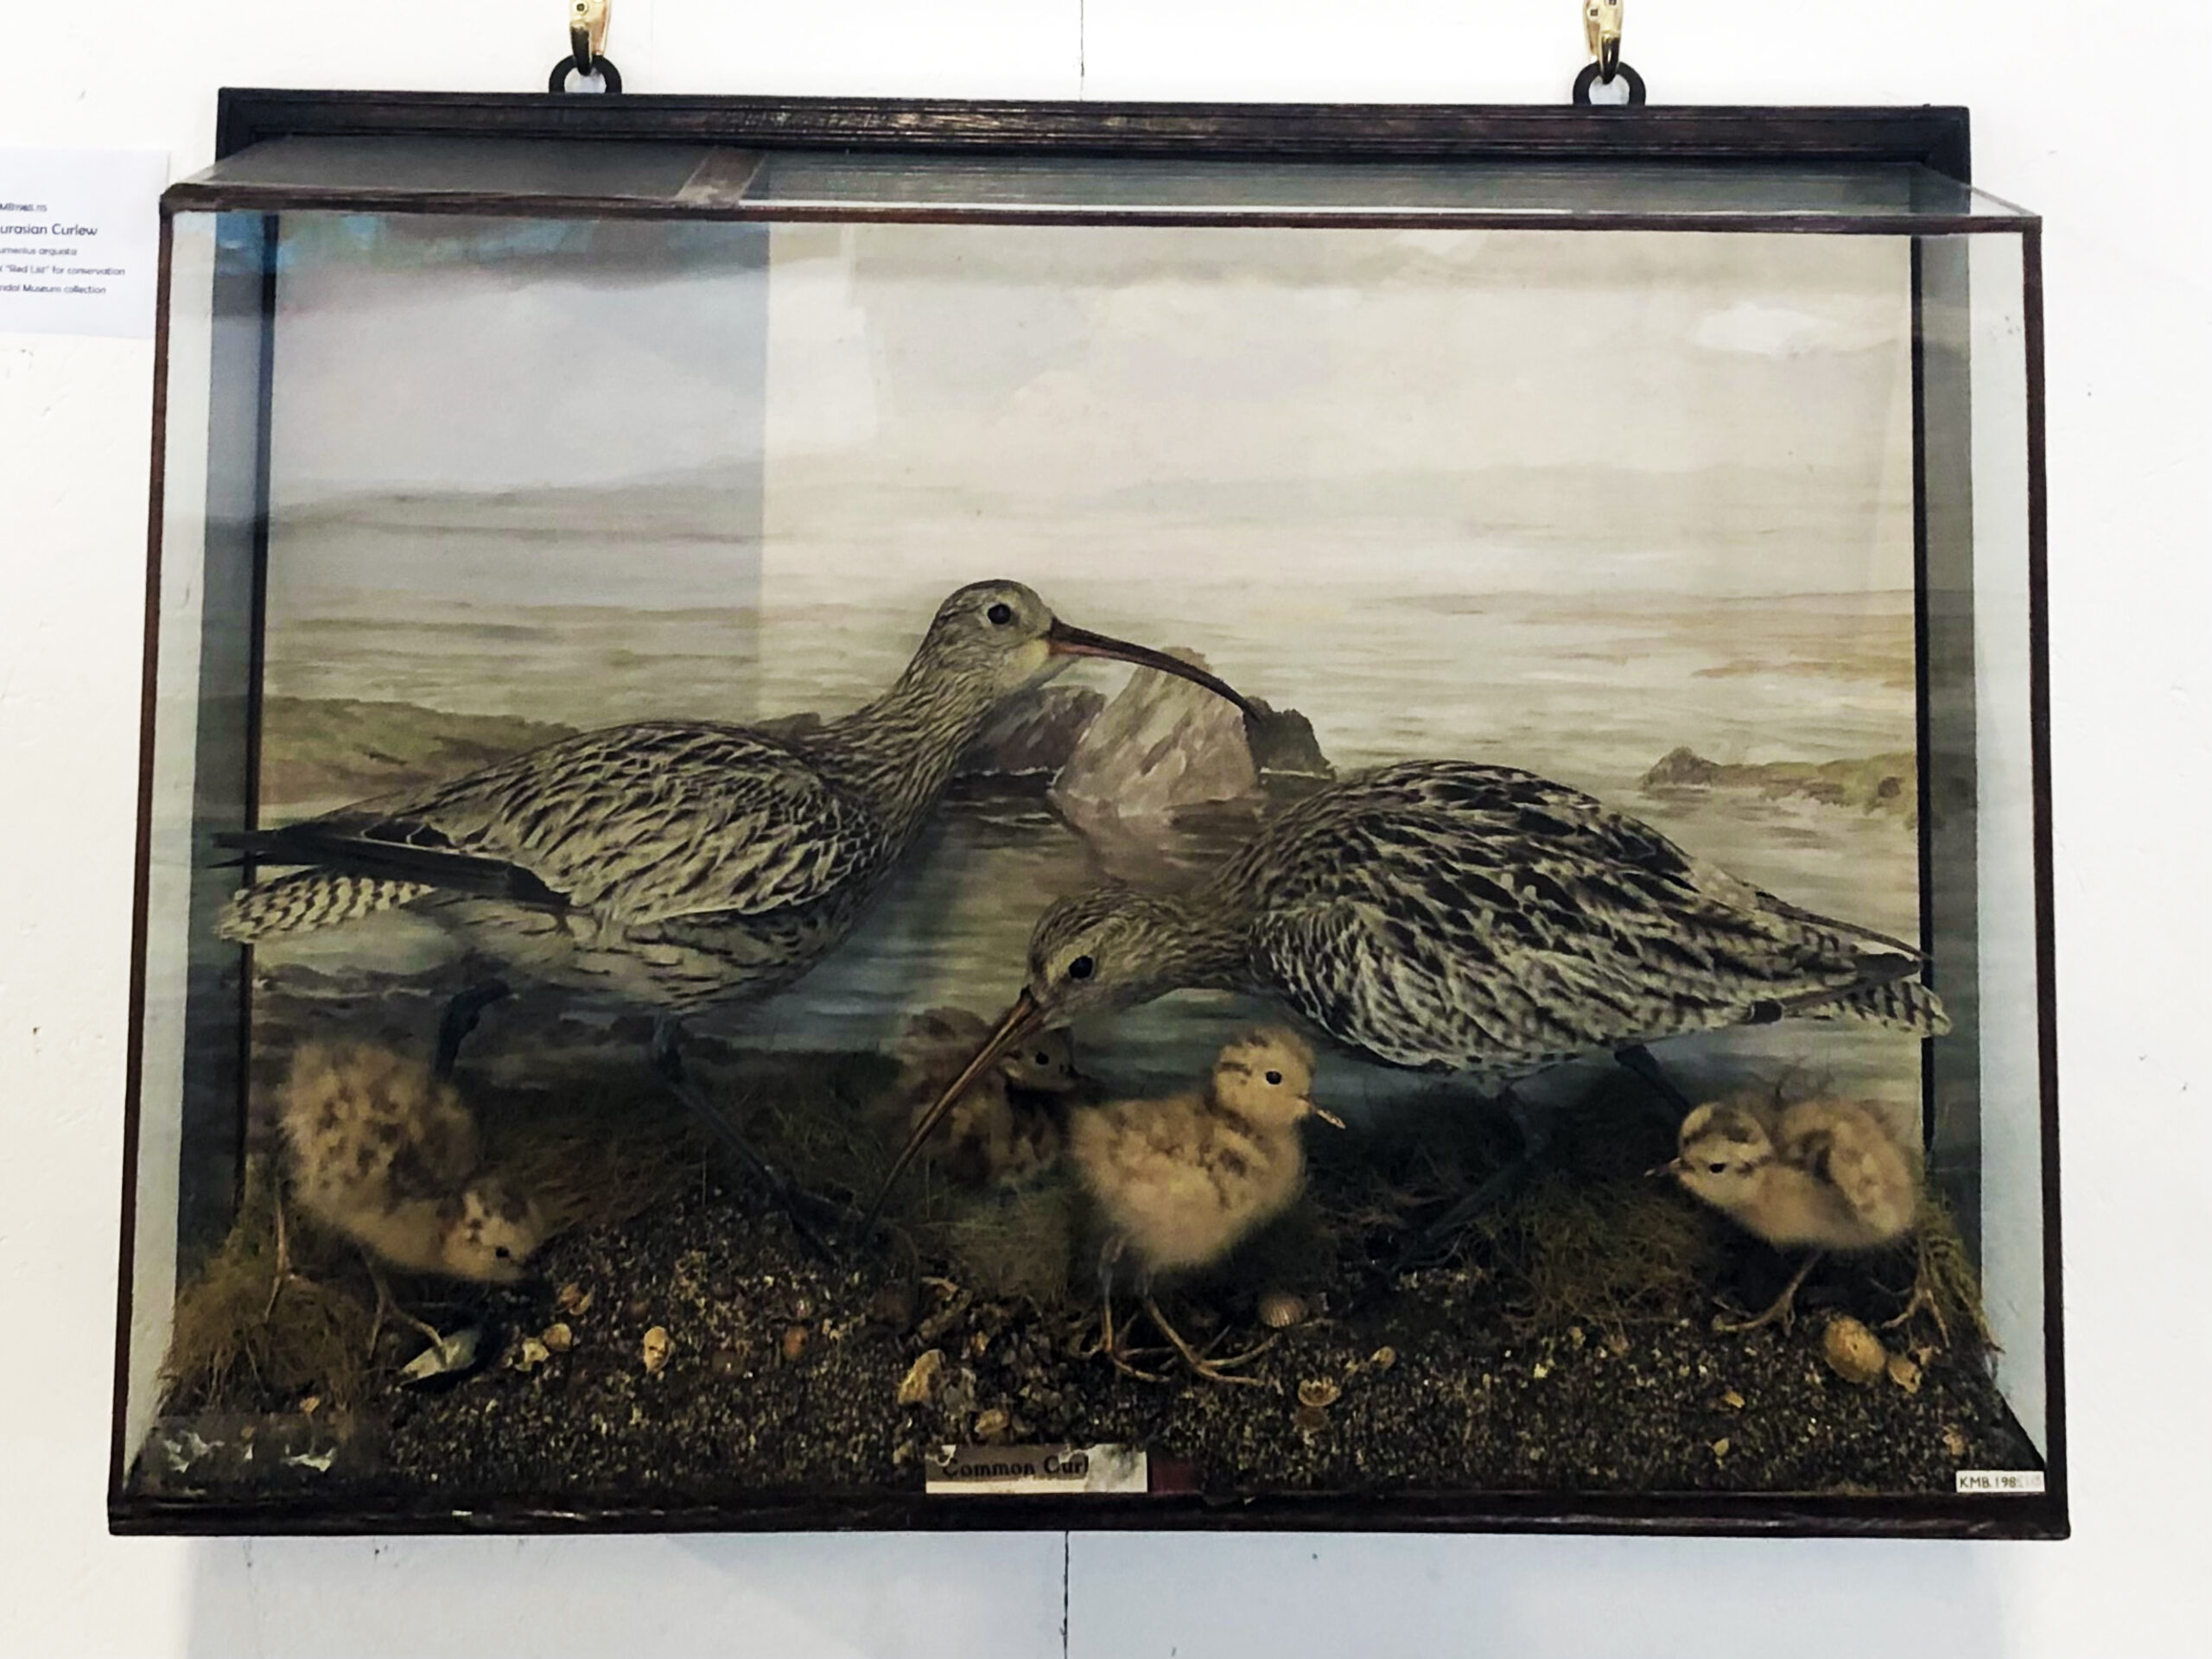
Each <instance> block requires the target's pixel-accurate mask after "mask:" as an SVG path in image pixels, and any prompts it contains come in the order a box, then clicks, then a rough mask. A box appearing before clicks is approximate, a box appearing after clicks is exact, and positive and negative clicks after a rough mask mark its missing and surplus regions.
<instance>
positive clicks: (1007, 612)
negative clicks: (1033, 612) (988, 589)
mask: <svg viewBox="0 0 2212 1659" xmlns="http://www.w3.org/2000/svg"><path fill="white" fill-rule="evenodd" d="M983 614H984V615H985V616H988V617H989V618H990V619H991V620H992V622H993V623H994V624H995V625H996V626H999V627H1001V628H1002V627H1004V626H1006V625H1007V623H1009V622H1011V621H1013V620H1014V607H1013V606H1011V605H1009V604H1007V603H1006V602H1005V601H1003V600H1001V601H1000V602H999V603H997V604H995V605H994V606H992V607H991V608H990V609H989V610H988V611H985V612H984V613H983Z"/></svg>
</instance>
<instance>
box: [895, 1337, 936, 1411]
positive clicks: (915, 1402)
mask: <svg viewBox="0 0 2212 1659" xmlns="http://www.w3.org/2000/svg"><path fill="white" fill-rule="evenodd" d="M943 1387H944V1349H942V1348H932V1349H931V1350H930V1351H928V1352H927V1353H925V1354H924V1355H923V1356H922V1357H920V1358H919V1359H918V1360H916V1361H915V1362H914V1363H913V1364H912V1365H911V1366H909V1367H908V1368H907V1370H906V1376H905V1377H904V1378H902V1379H901V1380H900V1382H899V1404H900V1405H902V1406H927V1405H933V1404H935V1403H936V1402H937V1396H938V1390H939V1389H941V1388H943Z"/></svg>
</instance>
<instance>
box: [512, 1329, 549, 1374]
mask: <svg viewBox="0 0 2212 1659" xmlns="http://www.w3.org/2000/svg"><path fill="white" fill-rule="evenodd" d="M552 1357H553V1351H552V1350H551V1349H550V1348H548V1347H547V1346H546V1345H545V1344H543V1343H542V1342H540V1341H539V1340H538V1339H537V1338H536V1337H524V1338H523V1339H522V1340H521V1341H520V1342H519V1343H518V1344H515V1351H514V1353H513V1355H512V1357H510V1358H509V1359H508V1361H507V1364H508V1366H509V1367H510V1369H512V1370H518V1371H523V1372H525V1373H527V1372H530V1371H534V1370H537V1368H538V1367H539V1366H541V1365H543V1363H545V1362H546V1361H547V1360H549V1359H550V1358H552Z"/></svg>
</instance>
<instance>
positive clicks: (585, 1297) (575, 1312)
mask: <svg viewBox="0 0 2212 1659" xmlns="http://www.w3.org/2000/svg"><path fill="white" fill-rule="evenodd" d="M591 1299H592V1293H591V1292H589V1291H588V1290H586V1289H585V1288H584V1287H582V1285H579V1284H576V1283H575V1282H574V1281H570V1282H569V1283H568V1284H565V1285H563V1286H562V1287H561V1288H560V1289H559V1290H557V1291H556V1292H555V1293H554V1294H553V1306H556V1307H557V1308H559V1309H560V1310H561V1311H562V1312H563V1313H566V1314H568V1315H569V1317H570V1318H572V1319H582V1318H583V1316H584V1315H585V1314H587V1313H590V1312H591Z"/></svg>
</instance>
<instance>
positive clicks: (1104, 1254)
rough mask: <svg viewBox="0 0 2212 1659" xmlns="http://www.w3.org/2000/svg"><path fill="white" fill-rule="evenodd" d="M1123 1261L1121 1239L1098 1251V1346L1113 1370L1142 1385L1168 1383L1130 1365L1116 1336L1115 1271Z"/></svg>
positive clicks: (1111, 1241) (1107, 1244)
mask: <svg viewBox="0 0 2212 1659" xmlns="http://www.w3.org/2000/svg"><path fill="white" fill-rule="evenodd" d="M1121 1260H1122V1240H1121V1239H1120V1237H1119V1236H1116V1237H1112V1238H1109V1239H1108V1240H1107V1241H1106V1243H1105V1245H1104V1247H1103V1248H1102V1249H1100V1250H1099V1252H1098V1347H1097V1349H1096V1352H1098V1353H1102V1354H1103V1355H1105V1356H1106V1357H1107V1358H1108V1359H1109V1360H1111V1361H1112V1362H1113V1365H1114V1369H1115V1370H1117V1371H1119V1372H1121V1373H1122V1376H1133V1377H1135V1378H1136V1379H1137V1381H1138V1382H1140V1383H1165V1382H1166V1380H1167V1379H1166V1377H1164V1376H1160V1375H1159V1374H1158V1373H1156V1372H1154V1371H1147V1370H1140V1369H1139V1368H1138V1367H1137V1366H1135V1365H1134V1364H1132V1363H1130V1352H1131V1351H1125V1350H1123V1348H1122V1345H1121V1344H1120V1342H1119V1341H1118V1340H1116V1337H1115V1333H1114V1269H1115V1268H1116V1266H1117V1265H1118V1264H1119V1263H1120V1262H1121Z"/></svg>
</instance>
